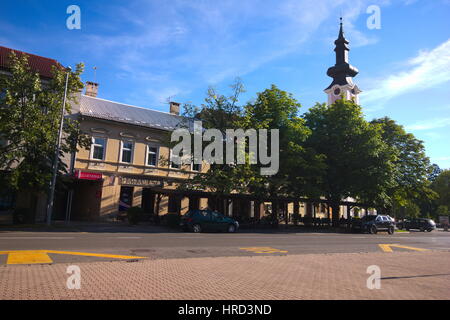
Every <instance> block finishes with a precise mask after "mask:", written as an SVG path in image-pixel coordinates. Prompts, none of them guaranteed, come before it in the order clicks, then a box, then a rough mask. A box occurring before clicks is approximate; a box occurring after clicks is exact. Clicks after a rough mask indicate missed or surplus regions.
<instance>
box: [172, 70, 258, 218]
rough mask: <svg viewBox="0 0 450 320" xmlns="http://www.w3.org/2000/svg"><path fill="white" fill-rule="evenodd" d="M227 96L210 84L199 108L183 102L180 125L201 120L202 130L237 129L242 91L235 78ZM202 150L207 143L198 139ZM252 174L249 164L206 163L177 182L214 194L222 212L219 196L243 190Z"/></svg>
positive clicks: (182, 187) (187, 124)
mask: <svg viewBox="0 0 450 320" xmlns="http://www.w3.org/2000/svg"><path fill="white" fill-rule="evenodd" d="M230 87H231V94H230V95H229V96H226V95H223V94H220V93H219V92H217V90H216V89H214V88H213V87H210V88H209V89H208V91H207V94H206V97H205V103H204V104H202V105H201V106H200V107H198V106H195V105H191V104H186V105H185V106H184V112H183V116H184V117H185V119H186V121H185V123H184V124H183V126H184V127H190V126H191V124H192V122H193V121H195V120H198V121H201V122H202V126H203V128H205V129H217V130H219V131H220V132H221V133H222V134H223V136H225V134H226V130H227V129H238V128H239V125H240V119H241V118H242V107H241V106H240V105H239V97H240V95H241V94H242V93H243V92H244V91H245V90H244V86H243V84H242V82H241V81H240V80H239V79H236V81H235V82H234V83H233V84H232V85H231V86H230ZM202 143H203V145H202V150H204V148H205V147H206V146H207V145H208V144H209V143H210V142H202ZM222 144H223V150H226V142H225V140H223V141H222ZM251 179H252V177H251V176H250V171H249V167H248V166H247V165H244V166H236V165H232V164H227V163H225V161H224V163H213V164H208V170H207V171H206V172H204V173H201V174H197V175H196V176H194V177H193V179H191V180H189V181H186V182H185V183H183V184H181V185H180V189H189V190H202V191H208V192H211V193H212V194H213V195H214V196H215V206H216V209H217V210H220V211H224V209H225V207H224V202H223V201H222V200H223V199H226V196H228V195H230V194H231V193H232V192H236V191H237V192H246V190H247V187H248V184H249V183H250V181H251Z"/></svg>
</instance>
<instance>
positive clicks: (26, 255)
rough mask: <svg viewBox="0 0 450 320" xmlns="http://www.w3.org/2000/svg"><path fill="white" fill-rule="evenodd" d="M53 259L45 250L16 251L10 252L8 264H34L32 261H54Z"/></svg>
mask: <svg viewBox="0 0 450 320" xmlns="http://www.w3.org/2000/svg"><path fill="white" fill-rule="evenodd" d="M52 262H53V261H52V259H50V257H49V256H48V254H47V253H45V252H37V251H16V252H10V253H9V254H8V260H7V261H6V264H32V263H52Z"/></svg>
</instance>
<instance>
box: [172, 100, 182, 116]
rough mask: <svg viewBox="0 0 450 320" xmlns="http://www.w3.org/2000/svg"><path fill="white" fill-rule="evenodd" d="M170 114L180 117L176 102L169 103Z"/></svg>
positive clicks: (178, 106) (178, 105)
mask: <svg viewBox="0 0 450 320" xmlns="http://www.w3.org/2000/svg"><path fill="white" fill-rule="evenodd" d="M170 113H171V114H175V115H177V116H179V115H180V104H179V103H178V102H173V101H171V102H170Z"/></svg>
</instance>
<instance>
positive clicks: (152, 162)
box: [147, 146, 158, 167]
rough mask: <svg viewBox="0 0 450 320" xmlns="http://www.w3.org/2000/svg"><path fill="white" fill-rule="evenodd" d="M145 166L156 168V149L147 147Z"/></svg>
mask: <svg viewBox="0 0 450 320" xmlns="http://www.w3.org/2000/svg"><path fill="white" fill-rule="evenodd" d="M147 165H148V166H152V167H156V166H157V165H158V148H157V147H153V146H147Z"/></svg>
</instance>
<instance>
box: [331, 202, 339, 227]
mask: <svg viewBox="0 0 450 320" xmlns="http://www.w3.org/2000/svg"><path fill="white" fill-rule="evenodd" d="M331 210H332V212H331V213H332V219H333V227H339V218H340V217H339V202H332V203H331Z"/></svg>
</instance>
